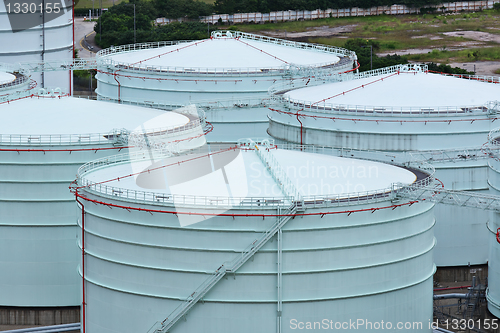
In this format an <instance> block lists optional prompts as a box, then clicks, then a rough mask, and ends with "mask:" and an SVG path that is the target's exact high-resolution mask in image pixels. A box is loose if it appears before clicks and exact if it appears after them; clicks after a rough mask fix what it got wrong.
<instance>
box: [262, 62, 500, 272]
mask: <svg viewBox="0 0 500 333" xmlns="http://www.w3.org/2000/svg"><path fill="white" fill-rule="evenodd" d="M339 80H343V81H342V82H333V83H332V82H330V83H329V82H325V80H323V81H321V80H318V82H317V83H318V84H316V85H315V84H314V83H313V82H309V85H311V84H312V85H313V86H312V87H304V86H305V84H306V83H307V81H303V82H302V83H300V82H299V81H298V80H296V81H295V82H293V85H286V84H283V85H281V86H280V85H277V86H275V87H273V88H272V91H273V93H274V99H275V101H276V106H272V107H271V108H270V110H271V112H270V114H269V129H268V133H269V134H270V135H271V136H272V137H273V138H275V139H276V140H280V141H285V142H292V143H298V144H314V145H325V146H331V147H336V148H353V149H364V150H378V151H385V152H390V153H391V154H398V153H405V154H407V156H408V158H409V159H412V158H413V157H412V156H418V155H420V156H422V155H425V157H424V158H425V159H430V161H432V163H433V164H434V166H435V167H436V177H437V178H438V179H439V180H440V181H442V183H443V184H444V186H445V188H449V189H455V190H473V191H483V192H487V191H488V184H487V170H488V168H487V161H486V159H485V158H478V157H480V156H484V155H483V153H482V152H481V151H480V147H481V146H482V145H483V144H484V141H485V138H486V137H487V135H488V132H489V131H490V130H491V129H492V127H493V128H494V126H495V124H496V123H495V121H496V120H497V119H498V114H497V112H498V110H499V109H498V107H497V103H495V102H491V101H494V100H495V99H496V98H497V96H498V94H499V93H500V85H499V84H497V83H499V80H498V78H491V77H488V78H485V77H467V79H466V78H464V77H459V76H450V75H439V74H433V73H429V72H428V71H427V67H426V66H418V65H399V66H394V67H389V68H383V69H379V70H375V71H371V72H365V73H360V74H358V75H350V76H348V77H347V76H345V77H342V78H339ZM301 86H302V87H301ZM294 88H295V89H294ZM469 150H470V151H472V153H469ZM424 152H425V154H424ZM436 219H437V224H436V228H435V229H436V230H435V234H436V238H437V240H438V243H437V246H436V250H435V262H436V264H437V265H438V266H460V265H469V264H485V263H486V262H487V260H488V246H487V240H488V233H487V232H486V228H485V225H486V223H487V221H488V219H489V214H488V213H487V212H485V211H478V210H476V209H472V208H463V207H451V206H448V207H447V206H444V205H439V206H437V207H436Z"/></svg>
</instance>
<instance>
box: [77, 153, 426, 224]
mask: <svg viewBox="0 0 500 333" xmlns="http://www.w3.org/2000/svg"><path fill="white" fill-rule="evenodd" d="M221 147H224V148H226V149H227V145H226V146H224V145H221ZM234 148H235V149H238V148H237V147H234ZM304 148H305V146H295V147H292V146H287V149H289V150H298V151H303V149H304ZM229 149H233V148H229ZM311 149H312V148H311ZM325 149H326V147H325ZM328 149H331V148H328ZM211 151H212V152H214V151H215V150H214V145H212V146H211ZM334 151H335V150H334V149H332V152H334ZM196 152H204V153H207V150H206V147H205V148H203V147H202V148H197V149H194V150H192V151H191V152H190V154H192V153H196ZM190 154H186V155H183V156H186V158H189V156H190ZM191 156H192V155H191ZM168 157H171V155H170V154H168V153H167V154H166V153H165V152H164V151H162V152H160V151H152V150H148V151H138V152H133V153H131V154H119V155H114V156H110V157H105V158H101V159H98V160H95V161H91V162H88V163H86V164H84V165H83V166H81V167H80V168H79V169H78V173H77V175H78V176H77V177H78V178H77V183H78V187H79V188H80V189H81V188H84V190H85V191H90V192H95V193H98V194H99V195H102V196H105V197H108V198H112V199H115V200H120V201H128V202H134V203H141V204H149V205H160V206H167V207H174V206H178V207H181V206H186V207H199V208H203V207H206V208H231V209H249V208H258V209H259V208H260V209H266V208H276V207H283V206H287V205H289V204H290V202H296V201H298V200H297V199H298V198H295V197H288V196H278V197H227V196H197V195H177V194H171V193H162V192H154V191H142V190H133V189H127V188H123V187H116V186H110V185H106V184H107V183H109V182H111V181H115V180H124V179H126V178H129V177H134V176H135V175H138V174H140V173H146V172H150V171H151V169H147V168H146V169H144V170H142V171H140V172H138V173H135V174H129V175H116V177H115V178H113V179H110V180H103V181H101V182H94V181H90V180H89V179H87V178H86V175H88V174H89V172H91V171H93V170H97V169H101V168H107V167H110V166H112V165H118V164H124V163H133V162H144V161H148V160H151V159H154V160H155V161H158V160H160V159H162V158H168ZM346 157H347V156H346ZM176 163H177V162H176ZM420 165H421V167H419V168H418V169H419V170H420V171H423V172H424V173H426V174H427V175H428V176H426V177H424V178H423V179H419V180H417V181H415V182H414V183H412V184H408V185H411V186H412V188H420V187H429V186H432V185H433V184H434V177H433V176H432V175H433V174H434V168H433V167H432V166H431V165H428V164H425V163H421V164H420ZM162 167H164V166H161V167H159V168H162ZM402 186H406V185H404V184H391V185H390V186H388V187H387V188H383V189H377V190H371V191H361V192H352V193H347V194H324V195H310V196H303V197H302V198H301V199H300V202H302V203H303V204H304V205H306V206H307V208H321V207H341V206H352V205H359V204H367V203H374V202H382V201H387V200H389V199H393V198H395V195H396V193H397V191H398V190H400V188H401V187H402ZM222 215H223V214H222Z"/></svg>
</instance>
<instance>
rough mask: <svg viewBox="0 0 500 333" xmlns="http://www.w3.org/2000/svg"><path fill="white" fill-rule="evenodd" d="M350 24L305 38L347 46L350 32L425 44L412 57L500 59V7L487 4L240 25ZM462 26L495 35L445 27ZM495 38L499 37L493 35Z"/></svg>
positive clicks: (293, 28)
mask: <svg viewBox="0 0 500 333" xmlns="http://www.w3.org/2000/svg"><path fill="white" fill-rule="evenodd" d="M342 26H344V27H345V26H350V31H348V32H344V33H341V34H336V35H334V36H323V37H304V38H298V39H299V40H301V41H306V42H312V43H321V44H327V45H333V46H343V45H344V43H345V41H346V38H364V39H373V40H376V41H377V42H378V43H379V45H380V49H379V50H378V51H377V52H384V51H391V52H392V51H394V52H397V51H398V50H408V49H422V50H428V52H425V53H423V54H414V55H409V56H408V58H409V59H410V60H415V61H434V62H441V63H448V62H453V61H458V62H468V61H476V60H500V43H499V41H500V13H499V12H495V11H493V10H485V11H482V12H477V13H460V14H456V15H451V14H450V15H439V14H434V15H433V14H426V15H404V16H403V15H402V16H392V15H391V16H390V15H380V16H369V17H348V18H338V19H336V18H331V19H322V20H315V21H297V22H284V23H276V24H254V25H238V26H237V27H238V28H239V29H240V30H242V31H246V32H252V33H259V32H264V33H273V32H281V33H283V32H284V31H285V30H286V31H287V33H293V32H305V31H311V30H314V29H315V28H318V27H321V28H323V29H324V28H335V27H342ZM457 31H473V32H487V33H488V34H489V35H488V36H489V37H491V36H493V37H495V36H496V37H498V38H497V40H496V41H495V38H483V39H482V40H481V39H480V38H479V39H478V38H474V39H470V38H465V37H463V36H447V35H444V34H443V33H447V32H457ZM492 39H493V40H492Z"/></svg>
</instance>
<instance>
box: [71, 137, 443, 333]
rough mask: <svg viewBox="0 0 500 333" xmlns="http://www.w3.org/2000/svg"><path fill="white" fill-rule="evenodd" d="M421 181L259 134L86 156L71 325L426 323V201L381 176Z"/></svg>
mask: <svg viewBox="0 0 500 333" xmlns="http://www.w3.org/2000/svg"><path fill="white" fill-rule="evenodd" d="M118 179H119V180H118ZM431 182H432V177H429V175H428V174H426V173H424V172H422V171H416V170H409V169H404V168H401V167H398V166H394V165H387V164H383V163H380V162H370V161H362V160H356V159H348V158H341V157H337V156H326V155H322V154H313V153H310V152H304V151H301V150H300V148H294V147H288V148H287V149H281V148H277V147H276V146H274V145H272V144H271V143H269V142H267V143H266V142H261V143H254V142H251V141H247V142H246V143H242V144H241V145H235V146H224V147H219V148H218V147H215V146H214V145H210V146H209V148H208V149H205V150H204V151H199V152H196V153H193V154H189V155H185V156H181V157H167V158H164V157H163V156H161V155H157V154H153V153H152V152H138V153H135V154H128V155H127V154H125V155H117V156H113V157H110V158H102V159H99V160H95V161H92V162H89V163H87V164H85V165H84V166H82V167H80V169H79V171H78V183H77V188H76V189H75V193H76V196H77V200H78V202H79V207H80V209H81V215H80V219H79V225H80V227H81V232H80V236H79V245H80V248H81V249H82V253H84V255H82V257H83V258H84V259H83V261H82V263H81V265H80V269H79V272H80V274H81V275H82V277H83V281H84V296H83V297H84V303H85V304H86V306H85V308H84V310H83V311H82V313H83V318H82V324H83V325H85V327H86V332H88V333H92V332H101V333H105V332H160V331H162V329H163V331H167V330H168V331H169V332H201V331H203V332H235V331H237V332H242V333H243V332H273V331H275V330H278V331H283V332H290V331H293V330H295V329H297V328H299V327H300V328H303V327H305V325H318V322H320V325H323V328H324V325H328V326H329V327H330V325H331V326H332V327H333V328H332V329H335V327H337V329H338V327H339V325H340V326H342V325H343V326H342V327H343V328H344V329H346V327H345V325H346V323H347V324H348V323H349V321H351V322H352V321H354V322H356V320H363V322H361V321H358V322H357V323H358V324H359V327H358V329H361V330H363V331H367V332H371V331H376V330H377V329H380V327H381V326H380V325H381V321H384V323H386V324H387V323H390V325H391V327H392V328H395V327H396V325H398V323H399V325H400V326H399V327H401V325H410V326H411V325H413V323H420V324H415V325H416V326H412V327H408V326H407V327H406V328H407V329H410V330H411V331H425V332H430V331H431V329H430V328H429V321H430V320H432V276H433V274H434V271H435V266H434V264H433V262H432V249H433V247H434V244H435V239H434V235H433V226H434V223H435V220H434V216H433V204H432V203H421V204H420V203H419V204H411V203H410V202H409V201H406V200H404V199H398V198H397V197H396V196H395V190H397V189H398V188H399V187H400V186H402V185H397V186H396V185H394V184H393V183H402V184H414V185H415V186H418V185H422V184H427V185H428V184H430V183H431ZM239 266H241V269H239V270H237V268H238V267H239ZM222 273H224V274H225V275H224V274H222ZM221 274H222V275H221ZM224 276H225V277H226V278H223V277H224ZM215 278H219V280H217V281H218V282H217V281H216V282H214V280H213V279H215ZM204 281H205V282H204ZM208 281H211V282H208ZM193 302H194V303H196V302H198V303H197V304H195V305H194V306H192V307H191V305H192V304H194V303H193ZM185 307H191V308H190V312H186V313H183V312H181V314H180V315H179V313H180V312H179V309H185ZM174 309H177V310H175V311H174ZM170 313H172V314H170ZM169 314H170V315H169ZM173 318H177V319H179V318H181V320H178V321H176V322H175V323H174V322H173ZM182 318H184V319H182ZM307 323H309V324H307ZM408 323H411V324H408ZM174 324H175V326H173V325H174ZM169 325H170V326H169ZM418 325H422V326H420V327H419V326H418ZM315 327H316V328H317V326H315ZM351 328H352V327H351Z"/></svg>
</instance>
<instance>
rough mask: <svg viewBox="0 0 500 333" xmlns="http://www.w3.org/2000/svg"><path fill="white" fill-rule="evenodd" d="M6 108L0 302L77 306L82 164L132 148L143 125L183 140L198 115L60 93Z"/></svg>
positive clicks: (0, 126)
mask: <svg viewBox="0 0 500 333" xmlns="http://www.w3.org/2000/svg"><path fill="white" fill-rule="evenodd" d="M0 116H1V118H2V122H0V211H1V212H2V213H1V214H0V294H1V295H2V297H1V298H0V305H2V306H31V307H42V306H77V305H79V304H81V298H80V291H79V287H80V286H81V283H80V281H79V278H78V274H77V270H76V269H77V263H78V261H79V260H78V254H79V252H78V248H77V247H76V246H75V241H76V232H77V230H76V228H77V224H76V219H77V214H76V210H75V207H74V206H75V200H74V197H73V195H72V194H71V193H70V192H69V189H68V187H69V186H70V183H71V182H72V181H73V180H74V179H75V173H76V171H77V169H78V167H79V166H81V165H82V164H84V163H85V162H87V161H89V160H92V159H95V158H98V157H104V156H109V155H112V154H116V153H118V152H126V151H128V149H127V144H126V143H127V140H126V139H127V137H133V135H134V132H131V131H133V130H135V129H136V128H137V127H139V129H140V130H141V132H140V133H142V134H141V136H143V135H144V134H143V133H147V134H148V136H149V139H150V140H149V142H151V141H152V142H153V143H158V142H159V141H160V140H166V139H168V140H184V139H188V138H190V137H191V136H194V134H193V133H195V132H196V127H191V126H189V125H190V124H191V123H193V122H195V120H194V119H192V118H188V115H187V113H186V114H177V113H173V112H164V111H160V110H153V109H145V108H140V107H135V106H123V105H117V104H113V103H105V102H97V101H90V100H84V99H74V98H70V97H61V96H54V95H42V96H35V97H33V98H24V99H21V100H16V101H11V102H10V103H3V104H0ZM151 120H153V121H151ZM197 127H198V128H200V124H199V123H198V125H197ZM176 129H184V130H185V131H180V130H176ZM201 133H202V131H201ZM197 140H199V139H194V140H186V141H188V142H189V145H191V147H193V146H194V145H195V144H198V143H199V142H198V141H197ZM203 142H204V140H203ZM181 147H186V146H181ZM140 148H141V147H137V149H140Z"/></svg>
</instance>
